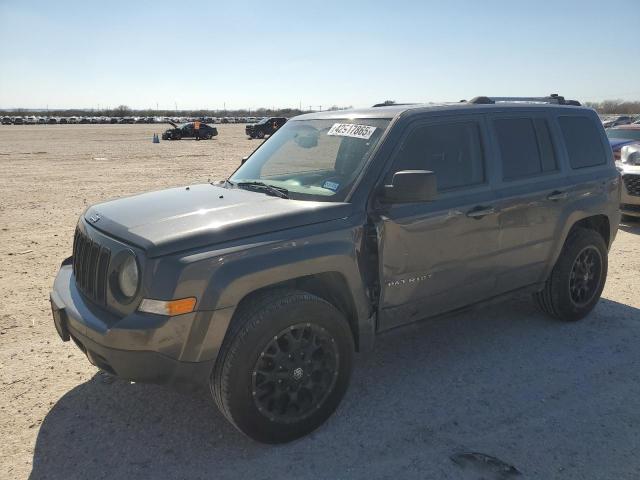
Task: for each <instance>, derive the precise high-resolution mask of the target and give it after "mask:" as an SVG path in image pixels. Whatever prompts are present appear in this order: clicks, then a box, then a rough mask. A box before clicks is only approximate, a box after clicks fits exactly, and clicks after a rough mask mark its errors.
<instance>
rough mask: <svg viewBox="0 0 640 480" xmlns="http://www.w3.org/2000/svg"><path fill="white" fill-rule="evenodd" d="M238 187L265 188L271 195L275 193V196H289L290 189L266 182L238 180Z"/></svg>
mask: <svg viewBox="0 0 640 480" xmlns="http://www.w3.org/2000/svg"><path fill="white" fill-rule="evenodd" d="M236 186H237V187H238V188H246V189H253V190H263V191H264V192H266V193H268V194H269V195H273V196H275V197H280V198H289V190H287V189H286V188H282V187H274V186H273V185H269V184H268V183H264V182H238V183H236Z"/></svg>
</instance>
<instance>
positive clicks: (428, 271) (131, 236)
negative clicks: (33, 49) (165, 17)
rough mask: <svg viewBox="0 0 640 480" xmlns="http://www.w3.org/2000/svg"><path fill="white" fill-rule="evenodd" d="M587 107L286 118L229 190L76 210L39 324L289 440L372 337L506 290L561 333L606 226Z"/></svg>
mask: <svg viewBox="0 0 640 480" xmlns="http://www.w3.org/2000/svg"><path fill="white" fill-rule="evenodd" d="M619 204H620V175H619V173H618V171H617V170H616V167H615V164H614V160H613V156H612V151H611V148H610V146H609V143H608V141H607V137H606V135H605V132H604V129H603V127H602V125H601V123H600V121H599V119H598V116H597V115H596V113H595V112H594V111H593V110H591V109H587V108H584V107H581V106H580V104H579V103H578V102H575V101H570V100H566V101H565V100H564V98H563V97H559V96H557V95H553V96H550V97H543V98H537V99H535V98H534V99H529V98H527V99H508V98H488V97H476V98H474V99H473V100H470V101H464V102H460V103H454V104H439V105H385V106H379V107H372V108H367V109H356V110H349V111H332V112H322V113H310V114H306V115H301V116H298V117H296V118H293V119H291V120H290V121H288V122H287V123H286V124H285V125H284V126H283V127H282V128H281V129H279V130H278V131H277V132H275V133H274V134H273V136H272V137H270V138H269V139H268V140H267V141H265V142H264V143H263V144H261V145H260V146H259V147H258V148H257V149H256V150H255V151H254V152H253V153H252V154H251V155H250V156H249V157H248V159H247V160H246V161H245V162H244V163H243V164H242V165H241V166H239V168H238V169H237V170H236V171H235V172H234V173H233V175H231V176H230V177H229V178H228V179H227V180H225V181H222V182H220V183H216V184H209V183H206V184H202V185H192V186H189V187H181V188H172V189H168V190H163V191H158V192H151V193H145V194H141V195H135V196H132V197H128V198H123V199H118V200H113V201H108V202H105V203H101V204H99V205H95V206H92V207H90V208H88V209H87V210H86V211H85V212H84V213H83V214H82V215H81V216H80V219H79V220H78V224H77V228H76V232H75V238H74V242H73V256H71V257H69V258H68V259H66V260H64V261H63V262H62V266H61V268H60V271H59V272H58V275H57V277H56V279H55V283H54V286H53V290H52V292H51V305H52V310H53V318H54V323H55V327H56V329H57V331H58V333H59V335H60V337H61V338H62V340H64V341H68V340H73V342H74V343H75V344H76V345H77V346H78V347H79V348H80V349H81V350H82V351H83V352H84V353H85V354H86V356H87V357H88V359H89V361H90V362H91V363H93V364H94V365H96V366H97V367H99V368H100V369H102V370H104V371H106V372H109V373H111V374H113V375H117V376H120V377H122V378H125V379H129V380H133V381H141V382H156V383H167V384H174V385H176V384H190V385H193V384H201V385H206V386H207V387H209V388H210V390H211V393H212V396H213V399H214V401H215V402H216V404H217V406H218V407H219V408H220V410H221V411H222V413H223V414H224V416H225V417H226V418H227V419H228V420H229V421H230V422H231V423H232V424H233V425H235V426H236V427H237V428H238V429H239V430H240V431H242V432H243V433H245V434H246V435H248V436H249V437H251V438H253V439H255V440H258V441H262V442H268V443H278V442H286V441H290V440H293V439H295V438H298V437H300V436H303V435H305V434H307V433H309V432H311V431H312V430H314V429H315V428H317V427H318V426H319V425H321V424H322V423H323V422H324V421H325V420H326V419H327V418H328V417H329V416H330V415H331V413H332V412H333V411H334V410H335V409H336V407H337V406H338V404H339V402H340V400H341V399H342V397H343V396H344V394H345V391H346V389H347V385H348V383H349V378H350V374H351V370H352V366H353V361H354V352H356V351H365V350H369V349H371V348H372V346H373V344H374V339H375V338H376V336H378V335H379V334H380V333H382V332H385V331H388V330H390V329H393V328H396V327H400V326H402V325H405V324H409V323H411V322H415V321H417V320H421V319H424V318H427V317H432V316H434V315H438V314H442V313H445V312H449V311H452V310H455V309H459V308H462V307H466V306H469V305H472V304H476V303H478V302H482V301H485V300H488V299H494V298H496V297H502V296H505V295H510V294H513V293H515V292H520V293H521V292H530V293H531V294H532V296H533V298H534V299H535V301H536V302H537V303H538V305H539V306H540V308H541V309H542V311H543V312H545V313H546V314H548V315H550V316H551V317H554V318H557V319H559V320H562V321H568V322H572V321H576V320H579V319H581V318H583V317H584V316H585V315H587V314H588V313H589V312H590V311H591V310H592V309H593V308H594V306H595V305H596V303H597V302H598V300H599V298H600V294H601V292H602V289H603V287H604V283H605V280H606V276H607V253H608V250H609V248H610V246H611V243H612V242H613V240H614V238H615V236H616V231H617V225H618V222H619V220H620V212H619Z"/></svg>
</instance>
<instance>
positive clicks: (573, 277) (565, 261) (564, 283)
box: [534, 228, 608, 322]
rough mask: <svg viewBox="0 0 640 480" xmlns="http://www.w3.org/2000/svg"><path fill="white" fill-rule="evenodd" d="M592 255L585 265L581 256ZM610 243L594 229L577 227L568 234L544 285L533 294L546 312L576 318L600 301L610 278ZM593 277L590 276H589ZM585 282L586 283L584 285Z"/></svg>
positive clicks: (573, 319) (569, 320) (555, 316)
mask: <svg viewBox="0 0 640 480" xmlns="http://www.w3.org/2000/svg"><path fill="white" fill-rule="evenodd" d="M585 255H586V256H587V258H590V259H591V260H590V261H586V264H589V263H592V264H594V265H593V266H592V268H591V269H585V268H582V265H584V263H583V262H582V261H581V260H580V259H584V256H585ZM607 267H608V259H607V245H606V244H605V242H604V239H603V238H602V236H601V235H600V234H599V233H598V232H596V231H595V230H590V229H586V228H576V229H575V230H573V231H572V232H571V233H570V234H569V237H568V238H567V240H566V242H565V244H564V246H563V247H562V252H561V253H560V256H559V257H558V260H557V261H556V264H555V266H554V267H553V270H552V271H551V274H550V275H549V278H548V279H547V281H546V282H545V285H544V288H543V289H542V290H541V291H540V292H537V293H535V294H534V299H535V300H536V303H537V304H538V306H539V307H540V309H541V310H542V311H543V312H544V313H546V314H547V315H549V316H551V317H553V318H557V319H558V320H563V321H566V322H574V321H577V320H580V319H582V318H584V317H585V316H586V315H587V314H588V313H589V312H591V310H593V308H594V307H595V306H596V304H597V303H598V300H599V299H600V295H601V294H602V289H603V288H604V284H605V282H606V279H607ZM587 276H588V277H590V279H591V280H586V278H587ZM583 284H584V286H583Z"/></svg>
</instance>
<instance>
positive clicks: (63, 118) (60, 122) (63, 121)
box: [58, 117, 69, 125]
mask: <svg viewBox="0 0 640 480" xmlns="http://www.w3.org/2000/svg"><path fill="white" fill-rule="evenodd" d="M58 123H59V124H60V125H66V124H67V123H69V120H67V118H66V117H60V120H58Z"/></svg>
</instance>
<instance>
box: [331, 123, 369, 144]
mask: <svg viewBox="0 0 640 480" xmlns="http://www.w3.org/2000/svg"><path fill="white" fill-rule="evenodd" d="M375 130H376V127H370V126H369V125H354V124H353V123H334V124H333V126H332V127H331V128H330V129H329V131H328V132H327V135H335V136H339V137H353V138H362V139H364V140H369V138H371V135H373V132H375Z"/></svg>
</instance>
